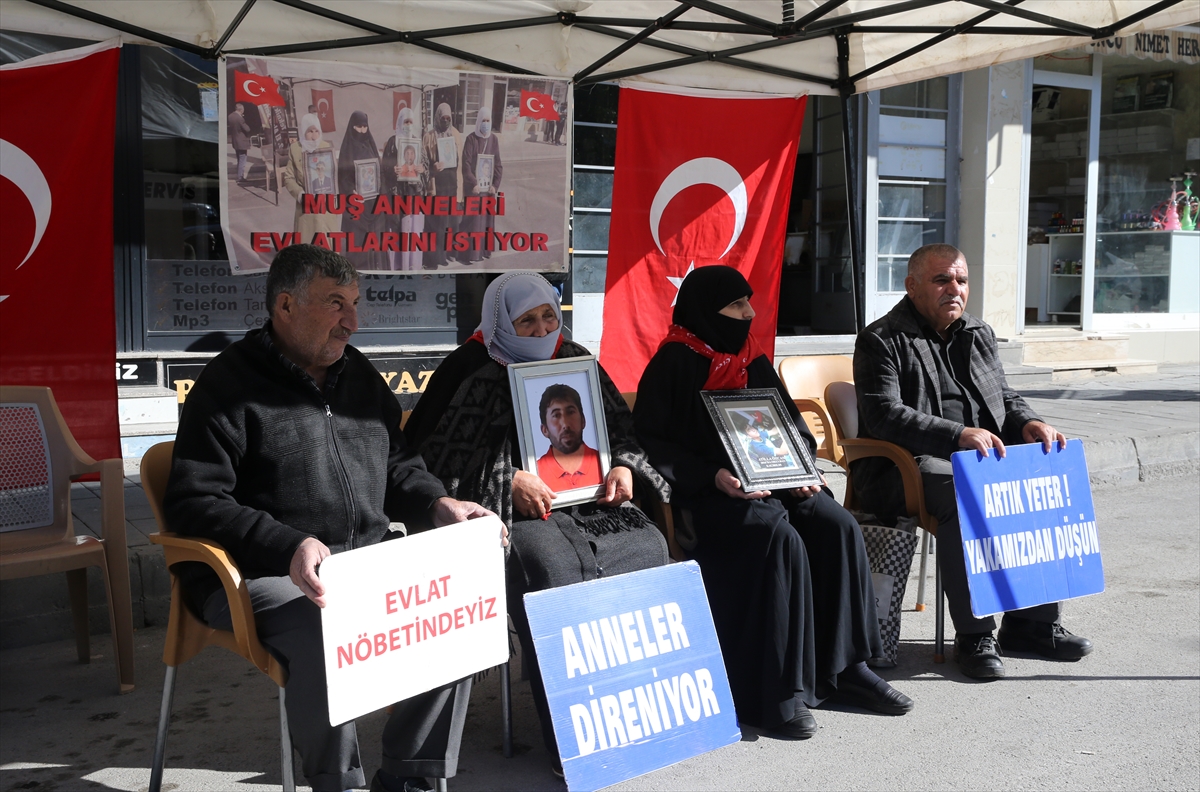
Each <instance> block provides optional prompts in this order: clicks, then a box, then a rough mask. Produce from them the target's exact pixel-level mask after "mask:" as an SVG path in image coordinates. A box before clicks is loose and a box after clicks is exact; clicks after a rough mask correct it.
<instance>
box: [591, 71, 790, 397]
mask: <svg viewBox="0 0 1200 792" xmlns="http://www.w3.org/2000/svg"><path fill="white" fill-rule="evenodd" d="M804 106H805V98H804V97H800V98H763V99H759V98H746V99H743V98H736V99H729V98H710V97H695V96H682V95H678V94H669V93H660V92H657V91H643V90H636V89H630V88H625V87H622V88H621V100H620V106H619V109H618V117H619V118H620V127H619V128H618V132H617V159H616V174H615V181H614V184H613V200H612V205H613V211H612V223H611V226H610V229H609V244H608V274H607V277H606V280H605V289H604V291H605V295H604V335H603V337H602V338H601V341H600V362H601V364H602V365H603V366H604V369H605V370H606V371H607V372H608V374H609V375H610V376H611V377H612V379H613V381H614V382H615V383H616V385H617V387H618V388H620V389H621V390H622V391H632V390H636V389H637V383H638V380H639V379H640V378H641V376H642V371H643V369H645V367H646V363H647V362H648V361H649V360H650V358H651V356H653V354H654V353H655V351H656V350H657V349H658V345H659V343H660V342H661V341H662V339H663V337H664V336H665V335H666V334H667V328H668V326H669V325H670V324H671V313H672V310H673V306H674V304H675V297H676V295H677V294H678V291H679V284H680V283H682V282H683V279H684V277H686V275H687V273H689V272H691V271H692V270H693V269H695V268H697V267H706V266H710V265H713V264H724V265H726V266H730V267H735V268H736V269H738V270H739V271H740V272H741V273H742V274H743V275H745V276H746V279H747V280H748V281H749V282H750V286H751V288H753V289H754V299H753V303H754V307H755V309H756V310H757V312H758V316H757V317H756V318H755V319H754V324H753V326H752V330H751V332H752V333H753V335H754V336H755V338H756V339H757V340H758V343H759V345H760V346H761V347H762V348H763V349H764V350H767V352H768V355H770V354H771V351H772V350H774V348H775V324H776V314H777V309H778V304H779V277H780V270H781V267H782V264H783V248H784V237H785V232H786V230H787V205H788V199H789V197H790V195H791V189H792V174H793V171H794V170H795V165H796V149H797V146H798V144H799V141H800V125H801V123H802V122H803V120H804Z"/></svg>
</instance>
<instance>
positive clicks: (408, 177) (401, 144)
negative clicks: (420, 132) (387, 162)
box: [396, 138, 421, 184]
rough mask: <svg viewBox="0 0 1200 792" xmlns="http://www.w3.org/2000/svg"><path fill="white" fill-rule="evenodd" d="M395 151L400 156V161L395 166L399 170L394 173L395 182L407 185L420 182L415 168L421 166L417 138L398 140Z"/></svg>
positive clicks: (419, 143)
mask: <svg viewBox="0 0 1200 792" xmlns="http://www.w3.org/2000/svg"><path fill="white" fill-rule="evenodd" d="M396 151H397V152H399V154H400V161H399V163H397V165H396V167H397V168H399V169H400V170H399V171H398V172H397V173H396V179H397V181H402V182H408V183H409V184H412V183H414V182H418V181H420V180H421V174H420V172H419V171H418V170H417V166H418V165H420V164H421V141H420V140H418V139H417V138H400V140H399V141H397V143H396Z"/></svg>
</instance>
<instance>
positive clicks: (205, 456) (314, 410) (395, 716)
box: [165, 245, 505, 791]
mask: <svg viewBox="0 0 1200 792" xmlns="http://www.w3.org/2000/svg"><path fill="white" fill-rule="evenodd" d="M267 306H268V310H269V313H270V321H268V322H267V324H266V326H265V327H263V328H262V329H259V330H252V331H250V332H249V333H247V334H246V337H245V338H244V339H242V340H241V341H238V342H237V343H235V344H233V345H232V346H230V347H229V348H228V349H226V350H225V351H224V352H222V353H221V354H220V355H218V356H217V357H216V358H215V359H214V360H213V361H212V362H210V363H209V364H208V365H207V366H205V368H204V371H203V373H202V374H201V376H200V378H199V379H198V380H197V381H196V384H195V386H194V387H193V388H192V390H191V391H190V392H189V394H188V399H187V402H186V404H185V405H184V409H183V414H182V415H181V416H180V420H179V430H178V434H177V435H176V440H175V457H174V461H173V464H172V469H171V478H170V483H169V485H168V488H167V494H166V500H165V510H166V516H167V521H168V522H169V523H170V525H171V526H172V528H173V529H174V530H176V531H178V532H180V533H182V534H187V535H191V536H200V537H204V538H207V539H212V540H214V541H216V542H218V543H219V544H221V546H222V547H224V548H225V549H226V550H227V551H229V553H230V554H231V555H232V556H233V558H234V560H235V561H236V562H237V564H238V566H239V567H240V568H241V571H242V574H243V575H245V577H246V578H247V581H246V583H247V587H248V588H249V590H250V598H251V602H252V603H253V606H254V614H255V623H256V625H257V628H258V635H259V638H260V639H261V640H262V642H263V643H264V644H265V645H266V646H267V647H268V648H269V649H270V650H271V652H272V653H273V654H275V656H276V657H278V658H279V659H280V660H281V661H282V662H283V664H284V665H285V666H286V668H287V670H288V682H287V687H286V688H285V692H286V696H285V703H286V706H287V710H288V721H289V726H290V727H291V732H292V739H293V742H294V744H295V746H296V748H297V749H298V750H299V752H300V756H301V760H302V762H303V768H304V774H305V776H306V777H307V778H308V781H309V783H310V784H311V785H312V788H313V789H314V790H342V789H346V788H348V787H360V786H362V785H363V784H364V777H363V772H362V766H361V763H360V761H359V755H358V739H357V735H356V732H355V728H354V723H353V721H351V722H350V723H347V724H343V725H341V726H332V727H331V726H330V724H329V709H328V701H327V698H326V682H325V664H324V658H323V650H322V643H321V617H320V608H321V607H323V606H324V604H325V594H326V591H325V586H323V585H322V583H321V579H320V577H319V575H318V567H319V565H320V563H321V561H322V560H324V559H325V558H327V557H328V556H329V555H330V554H332V553H337V552H341V551H343V550H350V549H352V548H356V547H363V546H366V545H371V544H375V543H377V542H379V541H381V540H382V539H385V538H390V537H394V536H400V535H402V534H401V533H400V532H399V527H400V526H399V525H398V523H403V524H404V525H405V526H406V527H407V529H408V530H409V531H420V530H425V529H429V528H433V527H435V526H439V525H448V524H452V523H457V522H461V521H463V520H467V519H471V518H473V517H479V516H483V515H485V514H488V513H489V512H487V511H486V510H485V509H484V508H483V507H481V506H478V505H477V504H474V503H468V502H464V501H457V500H454V499H452V498H448V497H446V491H445V489H444V488H443V487H442V484H441V482H440V481H438V479H437V478H435V477H434V476H432V475H431V474H429V473H428V472H427V471H426V470H425V465H424V463H423V462H422V460H421V457H420V455H419V454H414V453H412V452H410V451H409V449H408V448H407V447H406V445H405V441H404V435H403V434H402V433H401V431H400V418H401V410H400V407H399V405H398V404H397V402H396V398H395V396H394V395H393V394H392V393H391V391H390V390H389V389H388V387H387V385H386V384H385V383H384V381H383V379H382V378H381V377H380V376H379V373H378V372H377V371H376V370H375V368H374V367H373V366H372V365H371V363H370V362H369V361H368V360H367V359H366V357H364V356H363V354H362V353H361V352H359V351H358V350H356V349H354V347H351V346H348V342H349V340H350V336H351V334H353V333H354V331H355V330H357V329H358V308H357V306H358V273H357V272H356V271H355V270H354V268H353V267H352V266H351V265H350V263H349V262H348V261H346V259H345V258H343V257H342V256H340V255H338V254H336V253H333V252H331V251H329V250H325V249H322V248H317V247H314V246H312V245H294V246H292V247H288V248H285V249H284V250H283V251H281V252H280V253H279V255H277V256H276V257H275V260H274V262H273V263H272V265H271V270H270V273H269V275H268V276H267ZM501 541H502V542H505V540H504V538H503V537H501ZM179 571H180V574H181V577H182V578H183V580H184V584H185V588H186V590H187V592H188V594H189V598H190V600H191V603H192V605H193V608H194V610H195V611H196V612H197V613H199V614H201V615H202V616H203V618H204V620H205V621H206V622H207V623H209V624H211V625H212V626H214V627H218V628H224V629H229V628H230V626H231V625H230V616H229V603H228V600H227V599H226V597H225V592H224V590H223V589H222V588H221V586H220V583H219V581H217V579H216V576H215V575H214V574H213V573H212V572H211V571H210V570H209V569H208V567H206V566H203V565H196V566H195V567H193V568H190V569H184V570H179ZM470 691H471V680H470V679H466V680H462V681H461V682H459V683H456V684H450V685H447V686H446V687H444V688H439V689H436V690H433V691H430V692H428V693H425V694H422V695H420V696H415V697H413V698H411V699H408V700H406V701H403V702H400V703H399V704H397V705H395V706H394V707H393V710H392V716H391V718H390V719H389V720H388V723H387V726H386V728H385V729H384V733H383V767H382V769H381V770H380V771H379V773H378V774H377V775H376V777H375V779H374V781H373V782H372V786H371V789H372V790H376V789H383V790H397V791H399V790H412V789H427V788H428V787H427V785H426V783H425V779H424V778H422V776H435V777H450V776H453V775H454V774H455V772H456V769H457V763H458V745H459V742H460V740H461V736H462V727H463V724H464V721H465V717H466V708H467V701H468V699H469V697H470Z"/></svg>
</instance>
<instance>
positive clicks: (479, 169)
mask: <svg viewBox="0 0 1200 792" xmlns="http://www.w3.org/2000/svg"><path fill="white" fill-rule="evenodd" d="M495 159H496V157H495V155H494V154H480V155H479V158H478V159H476V160H475V183H476V185H477V186H478V187H479V192H481V193H482V192H484V191H485V190H490V189H491V188H492V174H493V173H494V172H495V170H494V169H495V166H496V163H495Z"/></svg>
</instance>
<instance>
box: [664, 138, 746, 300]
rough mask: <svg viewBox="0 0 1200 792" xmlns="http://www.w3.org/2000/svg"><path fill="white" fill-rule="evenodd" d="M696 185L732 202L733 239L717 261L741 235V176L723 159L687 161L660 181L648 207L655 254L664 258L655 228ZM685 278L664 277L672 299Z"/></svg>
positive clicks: (743, 194) (743, 214)
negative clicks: (722, 194) (670, 207)
mask: <svg viewBox="0 0 1200 792" xmlns="http://www.w3.org/2000/svg"><path fill="white" fill-rule="evenodd" d="M696 184H711V185H713V186H714V187H719V188H720V189H722V190H724V191H725V194H726V195H728V196H729V200H730V201H732V202H733V211H734V220H733V235H732V236H731V237H730V239H729V244H728V245H726V246H725V250H723V251H721V255H720V256H717V258H724V257H725V254H726V253H728V252H729V251H730V250H732V249H733V246H734V245H736V244H737V241H738V237H740V236H741V235H742V229H743V228H745V226H746V207H747V199H746V183H745V182H744V181H742V176H741V174H740V173H738V172H737V169H736V168H734V167H733V166H732V165H730V164H729V163H728V162H726V161H725V160H723V159H717V158H716V157H697V158H696V159H691V160H688V161H687V162H685V163H683V164H682V165H680V166H679V167H677V168H675V170H673V171H671V172H670V173H669V174H667V178H665V179H663V180H662V184H660V185H659V186H658V192H656V193H655V194H654V200H653V201H651V203H650V235H651V236H652V237H654V245H655V247H657V248H658V252H659V253H662V254H663V255H664V256H665V255H666V251H664V250H663V246H662V242H661V241H660V240H659V234H658V225H659V223H660V222H661V221H662V216H663V212H665V211H666V209H667V205H668V204H670V203H671V199H672V198H674V197H675V196H676V195H679V193H681V192H683V191H684V190H686V189H687V188H688V187H691V186H693V185H696ZM695 268H696V262H694V261H693V262H692V264H691V266H689V267H688V270H687V272H688V273H690V272H691V271H692V270H693V269H695ZM686 277H687V273H684V275H683V277H679V278H673V277H670V276H668V277H667V280H669V281H670V282H671V285H673V286H674V287H675V299H678V298H679V286H680V284H682V283H683V278H686ZM674 304H675V300H671V305H674Z"/></svg>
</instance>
